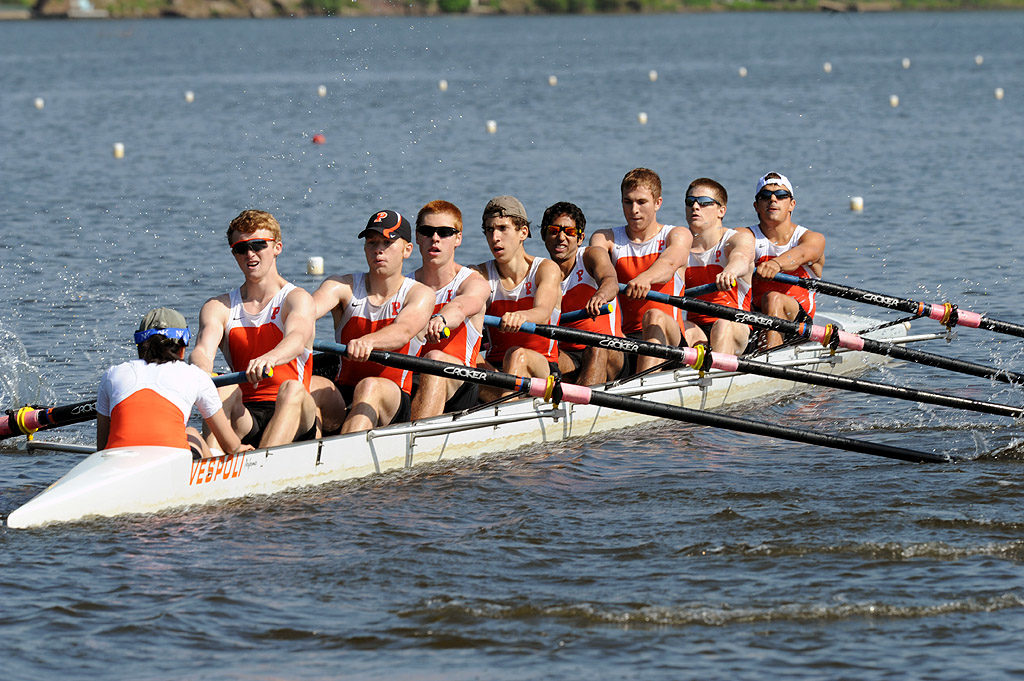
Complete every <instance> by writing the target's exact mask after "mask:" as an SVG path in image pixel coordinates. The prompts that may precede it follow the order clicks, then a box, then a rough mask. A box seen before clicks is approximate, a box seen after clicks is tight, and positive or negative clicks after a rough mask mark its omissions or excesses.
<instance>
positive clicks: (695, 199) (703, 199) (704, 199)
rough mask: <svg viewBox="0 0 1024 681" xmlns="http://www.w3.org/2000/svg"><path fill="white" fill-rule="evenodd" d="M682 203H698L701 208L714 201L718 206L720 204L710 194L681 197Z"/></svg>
mask: <svg viewBox="0 0 1024 681" xmlns="http://www.w3.org/2000/svg"><path fill="white" fill-rule="evenodd" d="M683 203H685V204H686V205H687V206H692V205H693V204H695V203H699V204H700V207H701V208H707V207H708V206H713V205H715V204H716V203H717V204H718V205H719V206H721V205H722V204H721V203H720V202H719V201H718V200H717V199H713V198H711V197H710V196H687V197H686V198H684V199H683Z"/></svg>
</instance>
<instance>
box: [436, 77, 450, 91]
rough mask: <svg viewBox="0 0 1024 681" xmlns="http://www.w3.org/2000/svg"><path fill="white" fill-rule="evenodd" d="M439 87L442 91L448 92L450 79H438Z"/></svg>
mask: <svg viewBox="0 0 1024 681" xmlns="http://www.w3.org/2000/svg"><path fill="white" fill-rule="evenodd" d="M437 89H438V90H440V91H441V92H448V81H447V80H445V79H444V78H442V79H441V80H439V81H437Z"/></svg>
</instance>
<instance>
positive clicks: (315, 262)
mask: <svg viewBox="0 0 1024 681" xmlns="http://www.w3.org/2000/svg"><path fill="white" fill-rule="evenodd" d="M323 273H324V259H323V258H321V257H320V256H319V255H314V256H311V257H310V258H309V260H307V261H306V274H323Z"/></svg>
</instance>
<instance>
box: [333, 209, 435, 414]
mask: <svg viewBox="0 0 1024 681" xmlns="http://www.w3.org/2000/svg"><path fill="white" fill-rule="evenodd" d="M357 238H359V239H363V254H364V255H365V256H366V264H367V266H368V268H369V270H368V271H367V272H366V273H362V272H356V273H353V274H341V275H338V274H335V275H331V276H329V277H327V278H326V279H324V281H323V283H321V284H320V287H319V288H318V289H317V290H316V292H314V293H313V302H314V305H315V314H316V318H317V319H319V318H320V317H322V316H324V315H325V314H327V313H328V312H330V313H331V316H332V317H333V319H334V338H335V340H336V341H337V342H338V343H343V344H345V345H346V346H348V352H347V353H346V356H345V357H344V358H343V359H342V361H341V366H340V368H339V369H338V373H337V376H336V377H335V379H334V383H335V389H334V390H332V391H329V392H324V393H318V397H317V404H318V405H319V406H320V408H321V410H322V411H323V419H324V423H325V428H326V427H327V424H330V425H334V424H337V423H341V432H342V433H354V432H357V431H363V430H370V429H371V428H378V427H381V426H386V425H388V424H390V423H399V422H402V421H408V420H409V418H410V416H411V405H412V397H411V393H412V372H411V371H407V370H404V369H395V368H392V367H386V366H383V365H381V364H378V363H377V362H371V361H368V360H369V357H370V352H371V351H373V350H387V351H391V352H400V353H403V354H410V351H411V349H412V344H413V341H414V339H415V337H416V334H418V333H419V332H420V331H421V330H422V329H423V327H424V326H426V324H427V321H428V320H429V319H430V315H431V314H432V312H433V309H434V292H433V291H432V290H431V289H430V288H429V287H427V286H424V285H423V284H420V283H418V282H417V281H416V280H415V279H412V278H410V277H406V276H404V275H403V274H402V265H403V264H404V263H405V260H406V259H407V258H408V257H409V256H410V255H412V229H411V227H410V225H409V221H408V220H407V219H406V218H405V217H404V216H402V215H401V214H400V213H398V212H397V211H394V210H382V211H379V212H377V213H374V214H373V215H371V216H370V219H369V220H368V221H367V223H366V228H365V229H363V231H361V232H359V235H358V237H357ZM331 430H333V428H332V429H331Z"/></svg>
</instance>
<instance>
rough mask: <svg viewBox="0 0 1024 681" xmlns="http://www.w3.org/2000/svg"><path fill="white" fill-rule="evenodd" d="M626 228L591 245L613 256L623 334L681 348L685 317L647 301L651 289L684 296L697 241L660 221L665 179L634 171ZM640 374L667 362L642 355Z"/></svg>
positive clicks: (625, 183) (627, 189) (625, 190)
mask: <svg viewBox="0 0 1024 681" xmlns="http://www.w3.org/2000/svg"><path fill="white" fill-rule="evenodd" d="M619 190H620V194H621V198H622V214H623V216H624V217H625V219H626V224H625V225H623V226H621V227H615V228H614V229H600V230H598V231H596V232H594V235H593V236H592V237H590V245H591V246H594V247H597V248H602V249H604V250H606V251H607V252H608V255H609V256H610V258H611V261H612V264H613V265H614V266H615V273H616V276H617V278H618V281H619V283H620V284H625V285H626V288H625V290H624V291H623V292H622V293H620V294H619V307H620V309H621V311H622V331H623V333H625V334H626V336H628V337H631V338H638V339H642V340H645V341H650V342H652V343H660V344H662V345H679V344H680V343H681V342H682V341H683V331H684V330H685V329H686V328H687V327H686V325H687V322H686V319H685V315H683V314H682V311H681V310H679V308H677V307H675V306H672V305H669V304H667V303H656V302H653V301H650V300H647V294H648V293H650V292H651V291H656V292H659V293H667V294H669V295H682V294H683V277H684V275H685V270H686V260H687V256H688V254H689V252H690V244H691V242H692V240H693V238H692V237H691V235H690V230H688V229H687V228H686V227H677V226H675V225H663V224H661V223H659V222H658V210H659V209H660V208H661V204H662V196H661V178H660V177H659V176H658V174H657V173H656V172H654V171H653V170H649V169H648V168H634V169H633V170H630V171H629V172H628V173H626V175H625V176H624V177H623V178H622V183H621V184H620V187H619ZM636 361H637V365H636V370H637V371H646V370H647V369H650V368H652V367H654V366H656V365H657V364H659V363H661V362H662V361H663V360H661V359H658V358H657V357H651V356H648V355H643V356H640V357H638V358H637V360H636Z"/></svg>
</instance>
